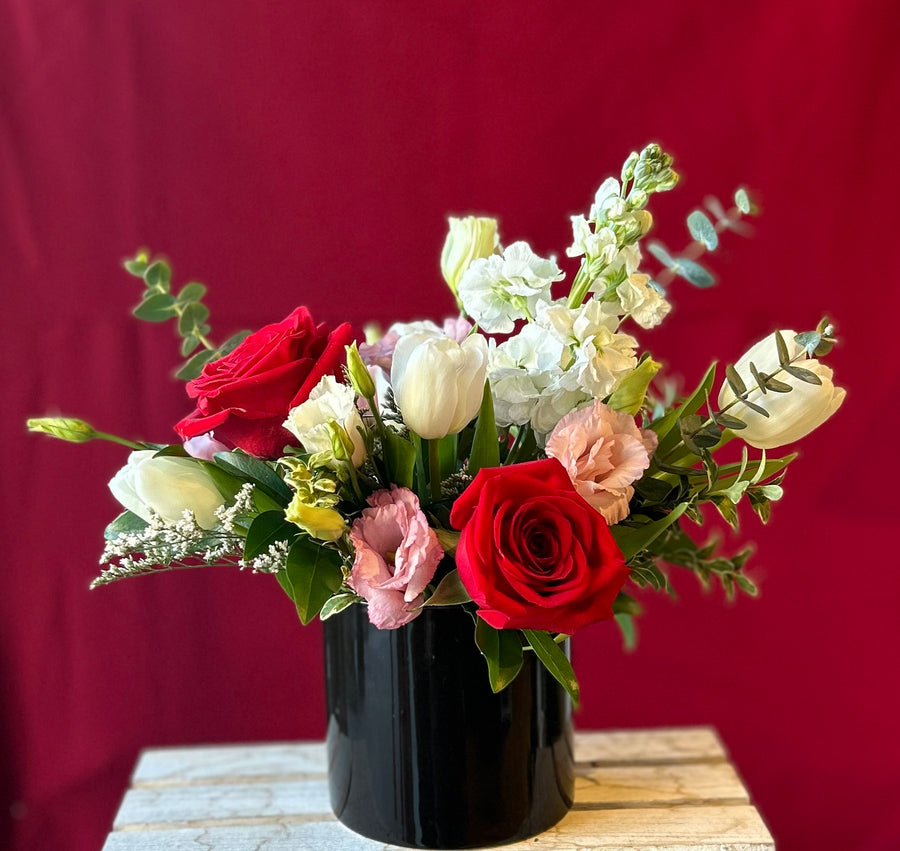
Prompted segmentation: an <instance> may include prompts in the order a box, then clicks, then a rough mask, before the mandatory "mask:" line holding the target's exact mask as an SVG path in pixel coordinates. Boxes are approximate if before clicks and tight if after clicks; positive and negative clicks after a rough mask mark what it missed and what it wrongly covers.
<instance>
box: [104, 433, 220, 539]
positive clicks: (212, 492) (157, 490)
mask: <svg viewBox="0 0 900 851" xmlns="http://www.w3.org/2000/svg"><path fill="white" fill-rule="evenodd" d="M155 455H156V452H155V451H154V450H152V449H140V450H137V451H136V452H132V453H131V455H129V456H128V463H127V464H126V465H125V466H124V467H123V468H122V469H121V470H119V472H118V473H116V475H115V476H114V477H113V479H112V481H111V482H110V483H109V489H110V490H111V491H112V494H113V496H114V497H115V498H116V499H117V500H118V501H119V502H120V503H122V505H124V506H125V508H127V509H128V510H129V511H131V512H133V513H134V514H137V516H138V517H140V518H142V519H143V520H146V521H148V522H149V521H150V519H151V517H152V514H157V515H158V516H159V517H161V518H162V519H163V520H164V521H165V522H166V523H176V522H178V521H179V520H181V518H182V516H183V515H184V512H185V510H186V509H187V510H190V511H192V512H193V513H194V518H195V519H196V521H197V524H198V525H199V526H200V527H202V528H203V529H212V528H213V526H215V525H216V523H217V522H218V520H217V519H216V509H217V508H219V506H221V505H224V504H225V500H224V498H223V497H222V494H221V493H220V492H219V489H218V488H217V487H216V486H215V484H214V483H213V480H212V478H210V476H209V474H208V473H207V472H206V471H205V470H204V469H203V466H202V465H201V464H200V463H199V462H197V461H195V460H192V459H190V458H181V457H177V456H174V455H169V456H167V455H163V456H160V457H154V456H155ZM151 512H152V514H151Z"/></svg>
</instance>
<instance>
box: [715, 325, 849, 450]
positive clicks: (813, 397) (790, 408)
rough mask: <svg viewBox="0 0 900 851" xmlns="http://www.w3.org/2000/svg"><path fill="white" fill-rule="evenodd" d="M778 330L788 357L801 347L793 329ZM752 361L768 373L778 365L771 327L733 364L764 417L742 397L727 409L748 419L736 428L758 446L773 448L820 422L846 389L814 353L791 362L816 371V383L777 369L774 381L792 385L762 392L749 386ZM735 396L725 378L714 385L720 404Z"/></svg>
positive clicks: (749, 441)
mask: <svg viewBox="0 0 900 851" xmlns="http://www.w3.org/2000/svg"><path fill="white" fill-rule="evenodd" d="M781 336H782V337H783V338H784V341H785V343H786V344H787V348H788V354H789V355H790V357H791V358H792V359H793V358H795V357H797V355H799V354H800V353H801V352H802V351H803V347H802V346H801V345H800V344H799V343H797V342H796V341H795V340H794V332H793V331H782V332H781ZM751 362H752V363H753V365H754V366H755V367H756V369H757V370H758V371H759V372H764V373H766V374H767V375H771V374H772V373H774V372H776V371H777V370H778V368H779V365H780V364H779V360H778V345H777V343H776V342H775V334H774V333H772V334H770V335H769V336H768V337H766V338H765V339H763V340H760V341H759V342H758V343H757V344H756V345H755V346H753V347H752V348H751V349H750V350H749V351H748V352H746V353H745V354H744V355H743V356H742V357H741V358H740V360H738V362H737V363H736V364H735V365H734V368H735V369H736V370H737V372H738V374H739V375H740V376H741V378H742V379H743V380H744V383H745V384H746V385H747V387H748V388H750V390H751V395H750V396H749V397H748V398H749V401H751V402H753V403H754V404H755V405H759V406H760V407H761V408H764V409H765V410H766V411H767V412H768V414H769V416H768V417H764V416H763V415H762V414H759V413H757V412H756V411H754V410H752V409H751V408H748V407H747V406H746V405H744V404H743V403H742V402H738V403H737V404H735V405H734V407H732V408H729V410H728V413H729V414H732V415H734V416H736V417H737V418H738V419H740V420H743V421H744V422H745V423H746V424H747V428H745V429H741V430H740V431H738V432H737V434H738V435H739V436H740V437H741V438H742V439H743V440H744V441H745V442H746V443H748V444H750V446H755V447H756V448H757V449H774V448H775V447H777V446H784V445H785V444H788V443H793V442H794V441H795V440H799V439H800V438H801V437H805V436H806V435H807V434H809V433H810V432H811V431H812V430H813V429H815V428H818V427H819V426H820V425H821V424H822V423H823V422H825V420H827V419H828V418H829V417H830V416H831V415H832V414H833V413H834V412H835V411H836V410H837V409H838V408H839V407H840V406H841V403H842V402H843V401H844V396H845V395H846V391H845V390H844V388H843V387H835V386H834V384H833V382H832V380H831V379H832V371H831V369H830V368H829V367H827V366H825V364H823V363H822V362H821V361H818V360H816V359H815V358H811V359H809V360H800V361H797V363H796V365H797V366H799V367H801V368H802V369H806V370H809V371H810V372H813V373H815V374H816V375H817V376H818V378H819V380H820V381H821V382H822V383H821V384H809V383H808V382H805V381H802V380H801V379H799V378H795V377H794V376H792V375H789V374H788V373H786V372H781V373H779V374H778V376H777V379H778V381H781V382H783V383H785V384H790V385H791V387H792V388H793V389H792V390H791V391H790V392H789V393H776V392H773V391H771V390H770V391H769V392H768V393H766V394H765V395H764V394H763V393H762V392H761V391H759V390H755V391H754V390H753V388H755V387H756V380H755V379H754V378H753V374H752V373H751V372H750V363H751ZM734 399H735V395H734V392H733V391H732V389H731V387H730V386H729V385H728V382H725V383H724V384H723V385H722V389H721V390H720V391H719V408H720V409H721V408H724V407H725V406H726V405H729V404H730V403H731V402H733V401H734Z"/></svg>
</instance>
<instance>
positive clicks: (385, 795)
mask: <svg viewBox="0 0 900 851" xmlns="http://www.w3.org/2000/svg"><path fill="white" fill-rule="evenodd" d="M324 630H325V674H326V691H327V704H328V733H327V747H328V771H329V787H330V794H331V806H332V809H333V810H334V813H335V815H336V816H337V817H338V819H340V821H341V822H343V823H344V824H345V825H346V826H347V827H349V828H351V829H352V830H355V831H356V832H357V833H361V834H362V835H364V836H367V837H369V838H371V839H376V840H379V841H381V842H386V843H393V844H395V845H406V846H410V847H413V848H473V847H477V846H484V845H496V844H502V843H505V842H512V841H515V840H519V839H524V838H526V837H528V836H533V835H535V834H538V833H540V832H541V831H543V830H546V829H547V828H548V827H551V826H552V825H554V824H556V822H557V821H559V820H560V819H561V818H562V817H563V816H564V815H565V814H566V812H567V811H568V809H569V807H571V805H572V795H573V787H574V775H573V758H572V732H571V730H572V725H571V704H570V701H569V697H568V695H567V694H566V692H565V690H564V689H563V688H562V687H561V686H559V684H558V683H557V682H556V680H554V679H553V677H552V676H551V675H550V674H549V673H547V671H546V670H545V669H544V667H543V665H541V664H540V662H538V661H537V660H536V659H535V658H534V654H533V653H530V652H528V653H526V654H525V666H524V668H523V669H522V671H521V672H520V673H519V676H518V677H516V679H515V680H514V681H513V683H512V684H511V685H510V686H509V687H508V688H507V689H505V690H504V691H502V692H500V693H499V694H494V693H493V692H492V691H491V688H490V685H489V683H488V677H487V669H486V666H485V662H484V659H483V657H482V656H481V654H480V653H479V651H478V649H477V647H476V646H475V642H474V637H473V635H474V624H473V622H472V618H471V616H470V615H469V614H467V613H466V612H465V611H463V610H462V609H460V608H459V607H457V606H451V607H447V608H437V607H436V608H434V609H425V611H423V612H422V614H421V615H420V616H419V617H417V618H416V619H415V620H414V621H412V622H411V623H408V624H406V625H405V626H403V627H400V628H399V629H395V630H379V629H376V628H375V627H373V626H371V625H370V624H369V621H368V617H367V612H366V608H365V606H361V605H357V606H350V607H349V608H347V609H345V610H344V611H342V612H340V613H339V614H337V615H335V616H333V617H331V618H329V619H328V620H326V621H325V624H324Z"/></svg>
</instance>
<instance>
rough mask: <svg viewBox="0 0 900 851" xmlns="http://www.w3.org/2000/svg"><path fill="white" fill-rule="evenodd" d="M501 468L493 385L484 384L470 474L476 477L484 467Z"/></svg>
mask: <svg viewBox="0 0 900 851" xmlns="http://www.w3.org/2000/svg"><path fill="white" fill-rule="evenodd" d="M499 466H500V442H499V441H498V440H497V424H496V423H495V422H494V400H493V398H492V397H491V385H490V383H489V382H487V381H485V382H484V393H483V395H482V397H481V408H480V409H479V411H478V421H477V422H476V423H475V436H474V437H473V438H472V452H471V454H470V455H469V472H470V473H471V474H472V475H473V476H474V475H475V474H476V473H477V472H478V471H479V470H480V469H481V468H482V467H499Z"/></svg>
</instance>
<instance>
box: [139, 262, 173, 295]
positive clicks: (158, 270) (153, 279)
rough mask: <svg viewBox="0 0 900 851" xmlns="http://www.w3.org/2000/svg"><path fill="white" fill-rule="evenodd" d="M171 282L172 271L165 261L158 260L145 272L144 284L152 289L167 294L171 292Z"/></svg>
mask: <svg viewBox="0 0 900 851" xmlns="http://www.w3.org/2000/svg"><path fill="white" fill-rule="evenodd" d="M171 280H172V270H171V269H170V268H169V264H168V263H166V262H165V261H164V260H157V261H155V262H154V263H151V264H150V265H149V266H148V267H147V268H146V269H145V270H144V283H146V284H147V286H148V287H149V288H150V289H155V290H159V291H160V292H164V293H167V292H168V291H169V284H170V282H171Z"/></svg>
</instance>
